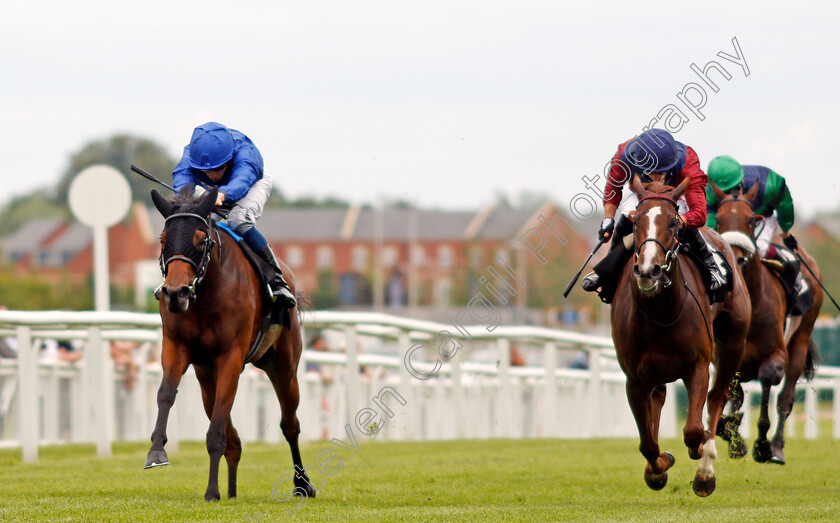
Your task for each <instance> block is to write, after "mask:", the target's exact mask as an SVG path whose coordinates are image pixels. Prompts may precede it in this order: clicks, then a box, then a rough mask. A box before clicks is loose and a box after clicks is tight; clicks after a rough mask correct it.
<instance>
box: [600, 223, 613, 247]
mask: <svg viewBox="0 0 840 523" xmlns="http://www.w3.org/2000/svg"><path fill="white" fill-rule="evenodd" d="M614 229H615V220H613V219H612V218H604V221H602V222H601V228H600V229H598V241H599V242H601V243H606V242H607V241H609V239H610V238H612V234H613V230H614Z"/></svg>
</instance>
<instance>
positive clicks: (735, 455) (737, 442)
mask: <svg viewBox="0 0 840 523" xmlns="http://www.w3.org/2000/svg"><path fill="white" fill-rule="evenodd" d="M746 455H747V444H746V443H744V438H743V436H741V435H740V434H738V436H737V437H736V438H734V439H733V440H732V441H730V442H729V457H730V458H732V459H741V458H743V457H744V456H746Z"/></svg>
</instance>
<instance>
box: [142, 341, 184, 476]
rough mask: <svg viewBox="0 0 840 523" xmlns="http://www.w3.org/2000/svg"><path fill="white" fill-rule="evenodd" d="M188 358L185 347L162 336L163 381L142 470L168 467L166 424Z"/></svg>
mask: <svg viewBox="0 0 840 523" xmlns="http://www.w3.org/2000/svg"><path fill="white" fill-rule="evenodd" d="M189 363H190V362H189V357H188V354H187V349H186V347H184V346H182V345H176V344H175V343H174V342H173V341H172V340H170V339H169V338H167V337H166V336H164V338H163V351H162V353H161V364H162V366H163V379H162V380H161V382H160V388H159V389H158V394H157V406H158V416H157V421H156V422H155V428H154V430H153V431H152V447H151V449H149V454H148V455H147V456H146V464H145V465H144V468H151V467H158V466H161V465H169V457H168V456H167V455H166V451H165V450H164V449H163V447H164V445H166V440H167V438H166V424H167V422H168V420H169V411H170V410H171V409H172V405H173V404H174V403H175V395H176V394H177V392H178V384H179V383H181V377H182V376H183V375H184V372H186V370H187V367H189Z"/></svg>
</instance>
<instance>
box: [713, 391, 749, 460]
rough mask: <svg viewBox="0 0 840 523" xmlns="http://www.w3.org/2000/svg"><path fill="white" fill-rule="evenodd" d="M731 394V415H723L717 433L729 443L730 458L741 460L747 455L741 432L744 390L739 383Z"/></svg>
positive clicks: (719, 420)
mask: <svg viewBox="0 0 840 523" xmlns="http://www.w3.org/2000/svg"><path fill="white" fill-rule="evenodd" d="M735 379H736V380H737V379H738V378H737V377H736V378H735ZM729 394H730V400H731V403H730V405H731V407H730V410H729V415H727V416H723V415H721V417H720V419H718V424H717V431H716V432H717V435H718V436H720V437H721V438H722V439H723V440H725V441H728V442H729V457H730V458H733V459H739V458H743V457H744V456H746V455H747V445H746V443H744V437H743V436H741V432H740V427H741V420H742V419H743V418H744V413H743V412H741V407H742V406H743V405H744V388H743V387H742V386H741V384H740V383H738V384H737V386H735V387H732V388H731V389H730V392H729Z"/></svg>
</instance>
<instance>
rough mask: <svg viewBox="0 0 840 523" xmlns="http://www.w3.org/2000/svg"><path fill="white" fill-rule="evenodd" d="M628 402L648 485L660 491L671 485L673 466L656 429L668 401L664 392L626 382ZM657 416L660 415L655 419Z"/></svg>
mask: <svg viewBox="0 0 840 523" xmlns="http://www.w3.org/2000/svg"><path fill="white" fill-rule="evenodd" d="M626 389H627V401H628V402H629V403H630V409H631V410H632V411H633V417H634V418H635V419H636V426H637V427H638V429H639V440H640V443H639V451H640V452H641V453H642V456H644V457H645V459H646V460H647V462H648V463H647V465H645V483H646V484H647V486H648V487H650V488H651V489H653V490H661V489H662V488H664V487H665V485H666V484H667V483H668V472H667V471H668V469H669V468H671V466H672V465H673V464H674V461H675V460H674V456H673V454H671V453H670V452H665V453H660V451H659V442H658V439H659V438H658V436H659V435H658V434H657V432H656V431H657V430H658V427H659V416H658V414H659V413H660V412H661V410H662V403H663V402H664V400H665V394H664V390H658V389H650V388H648V387H645V386H643V385H642V384H640V383H635V382H630V381H629V380H628V382H627V386H626ZM654 413H656V414H657V416H656V417H655V418H654Z"/></svg>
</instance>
